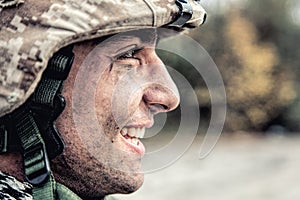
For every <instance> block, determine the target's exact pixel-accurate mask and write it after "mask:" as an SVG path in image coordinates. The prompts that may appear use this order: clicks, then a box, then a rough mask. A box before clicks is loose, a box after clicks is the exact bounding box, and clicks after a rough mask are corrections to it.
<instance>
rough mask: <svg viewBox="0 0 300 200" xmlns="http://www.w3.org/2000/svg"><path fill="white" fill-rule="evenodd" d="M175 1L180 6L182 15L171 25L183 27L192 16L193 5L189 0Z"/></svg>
mask: <svg viewBox="0 0 300 200" xmlns="http://www.w3.org/2000/svg"><path fill="white" fill-rule="evenodd" d="M175 3H176V5H177V6H178V8H179V11H180V15H179V17H178V18H177V19H176V21H175V22H173V23H172V24H171V25H172V26H178V27H182V26H183V25H184V24H185V23H186V22H187V21H189V20H190V19H191V18H192V15H193V7H192V6H191V4H190V3H189V1H188V0H176V1H175Z"/></svg>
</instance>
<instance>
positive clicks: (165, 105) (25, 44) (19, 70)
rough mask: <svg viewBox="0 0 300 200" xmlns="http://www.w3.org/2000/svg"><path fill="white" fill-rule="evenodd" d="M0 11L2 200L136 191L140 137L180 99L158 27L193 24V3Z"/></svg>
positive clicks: (201, 16)
mask: <svg viewBox="0 0 300 200" xmlns="http://www.w3.org/2000/svg"><path fill="white" fill-rule="evenodd" d="M0 15H1V20H0V25H1V26H0V55H1V58H0V152H1V155H0V159H1V162H0V171H1V172H0V181H1V182H0V198H1V199H32V198H33V199H80V198H82V199H104V198H106V199H109V198H111V197H107V195H109V194H114V193H130V192H133V191H136V190H137V189H138V188H139V187H140V186H141V184H142V183H143V173H141V171H140V159H141V157H142V156H143V154H144V152H145V149H144V146H143V144H142V143H141V142H140V141H139V139H138V138H140V137H142V136H143V134H144V132H145V128H149V127H151V126H152V125H153V115H154V114H156V113H159V112H168V111H170V110H173V109H175V108H176V106H177V105H178V103H179V96H178V92H177V89H176V86H175V84H174V83H173V81H172V79H171V78H170V76H169V74H168V72H167V71H166V69H165V67H164V65H163V63H162V62H161V60H160V59H159V58H158V56H157V55H156V53H155V45H156V43H157V40H158V37H159V34H158V31H157V29H155V28H157V27H166V28H172V29H177V30H183V28H195V27H198V26H199V25H201V24H202V23H203V22H204V20H205V15H206V14H205V12H204V10H203V9H202V7H201V6H200V5H199V3H198V1H185V0H176V1H163V0H158V1H157V0H156V1H151V0H144V1H139V0H134V1H122V2H121V1H106V0H103V1H100V0H99V1H95V0H86V1H80V2H79V1H75V0H52V1H47V0H40V1H38V2H37V1H34V0H25V1H21V0H13V1H11V0H4V1H0ZM63 83H64V84H63ZM79 196H80V197H79Z"/></svg>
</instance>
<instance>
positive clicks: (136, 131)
mask: <svg viewBox="0 0 300 200" xmlns="http://www.w3.org/2000/svg"><path fill="white" fill-rule="evenodd" d="M145 129H146V128H145V127H124V128H122V129H121V130H120V132H119V133H120V135H121V136H122V137H121V138H122V139H123V142H124V143H125V144H126V146H127V147H129V149H131V150H132V151H133V152H136V153H138V154H140V155H141V156H142V155H144V154H145V146H144V145H143V143H142V142H141V141H140V140H139V138H143V137H144V135H145Z"/></svg>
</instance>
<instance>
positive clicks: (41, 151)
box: [23, 142, 51, 185]
mask: <svg viewBox="0 0 300 200" xmlns="http://www.w3.org/2000/svg"><path fill="white" fill-rule="evenodd" d="M23 158H24V168H25V175H26V180H27V181H28V182H29V183H31V184H32V185H40V184H42V183H44V182H46V181H47V180H48V179H49V177H50V172H51V170H50V165H49V160H48V156H47V153H46V148H45V145H44V144H43V143H40V142H39V143H37V144H36V145H33V146H30V147H28V148H27V149H25V150H24V157H23Z"/></svg>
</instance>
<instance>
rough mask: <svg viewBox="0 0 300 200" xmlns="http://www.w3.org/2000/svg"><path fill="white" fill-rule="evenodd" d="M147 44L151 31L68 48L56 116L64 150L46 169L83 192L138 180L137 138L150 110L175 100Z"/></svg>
mask: <svg viewBox="0 0 300 200" xmlns="http://www.w3.org/2000/svg"><path fill="white" fill-rule="evenodd" d="M155 45H156V34H155V31H154V30H145V31H141V32H130V33H126V34H121V35H117V36H113V37H111V38H109V39H108V40H105V41H102V42H101V43H99V42H95V41H90V42H85V43H80V44H77V45H75V46H74V49H73V51H74V53H75V61H74V64H73V67H72V70H71V72H70V75H69V77H68V79H67V81H66V83H65V86H64V90H63V95H64V96H65V98H66V100H67V103H68V104H67V107H66V109H65V111H64V112H63V114H62V115H61V116H60V118H59V119H58V120H57V127H58V129H59V130H60V132H61V134H62V136H63V138H64V140H65V142H66V149H65V151H64V153H63V155H61V156H59V157H58V158H57V159H55V160H54V164H53V168H54V169H53V171H54V172H55V175H56V176H57V177H58V179H59V181H61V182H63V183H64V184H66V185H67V186H69V187H71V188H72V189H73V190H75V191H76V192H77V193H78V194H80V195H81V196H83V197H84V196H89V197H91V196H103V195H106V194H111V193H129V192H133V191H135V190H137V189H138V188H139V187H140V186H141V184H142V183H143V173H141V172H142V170H141V168H140V161H141V157H142V156H143V154H144V153H145V148H144V145H143V144H142V143H141V141H140V140H139V138H140V137H142V136H143V135H144V133H145V129H146V128H150V127H151V126H152V125H153V123H154V121H153V116H154V115H155V114H157V113H159V112H168V111H170V110H173V109H175V108H176V107H177V105H178V103H179V95H178V91H177V88H176V86H175V84H174V83H173V81H172V79H171V78H170V76H169V74H168V72H167V70H166V68H165V66H164V64H163V63H162V61H161V60H160V59H159V58H158V56H157V55H156V52H155Z"/></svg>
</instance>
